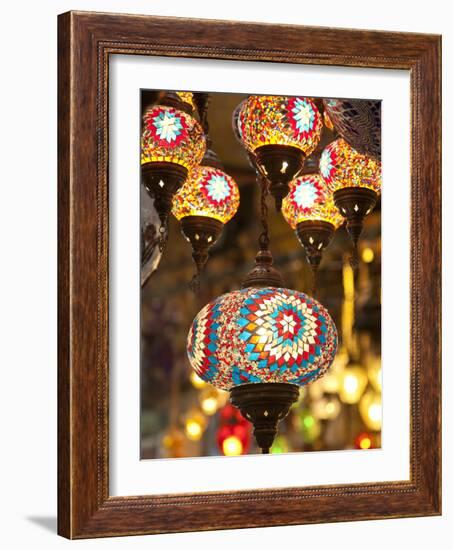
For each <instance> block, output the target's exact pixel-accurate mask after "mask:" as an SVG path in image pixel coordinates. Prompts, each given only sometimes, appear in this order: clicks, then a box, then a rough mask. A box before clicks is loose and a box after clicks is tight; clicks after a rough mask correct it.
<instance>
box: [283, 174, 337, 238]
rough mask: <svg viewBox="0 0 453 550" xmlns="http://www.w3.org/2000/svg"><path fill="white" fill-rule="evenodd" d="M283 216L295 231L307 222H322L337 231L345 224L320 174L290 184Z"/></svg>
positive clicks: (305, 176)
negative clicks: (300, 224)
mask: <svg viewBox="0 0 453 550" xmlns="http://www.w3.org/2000/svg"><path fill="white" fill-rule="evenodd" d="M282 214H283V217H284V218H285V220H286V221H287V222H288V223H289V225H290V226H291V227H292V228H293V229H296V227H297V225H298V224H299V223H301V222H306V221H318V220H321V221H324V222H327V223H330V224H331V225H333V227H334V228H335V229H336V228H337V227H339V226H340V225H341V224H342V223H343V218H342V217H341V215H340V214H339V213H338V211H337V209H336V207H335V204H334V202H333V197H332V193H331V192H330V191H329V189H328V187H327V185H326V183H325V182H324V180H323V178H322V177H321V175H320V174H306V175H303V176H299V177H298V178H296V179H294V180H293V181H292V182H291V183H290V184H289V193H288V195H287V196H286V197H285V198H284V199H283V205H282Z"/></svg>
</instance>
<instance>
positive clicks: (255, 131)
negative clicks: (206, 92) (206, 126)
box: [233, 96, 322, 210]
mask: <svg viewBox="0 0 453 550" xmlns="http://www.w3.org/2000/svg"><path fill="white" fill-rule="evenodd" d="M233 124H235V125H236V127H237V131H238V133H239V135H240V137H241V140H242V143H243V144H244V146H245V148H246V149H247V150H248V151H249V152H251V153H253V155H254V158H255V162H256V165H257V166H258V167H259V169H260V170H261V171H262V172H263V174H264V175H265V176H266V178H267V179H268V180H269V182H270V192H271V194H272V195H273V197H274V198H275V203H276V206H277V210H280V209H281V204H282V200H283V198H284V197H285V196H286V195H287V194H288V191H289V187H288V185H289V182H290V181H291V180H292V179H293V178H294V177H296V176H297V174H298V173H299V172H300V171H301V169H302V167H303V163H304V159H305V157H307V156H308V155H310V154H311V153H312V152H313V150H314V149H315V148H316V146H317V145H318V143H319V140H320V138H321V130H322V118H321V115H320V113H319V110H318V108H317V107H316V105H315V103H314V102H313V101H312V100H311V99H309V98H306V97H288V96H250V97H249V98H248V99H247V100H246V101H245V102H244V103H243V105H242V108H241V110H240V112H239V117H238V120H237V121H236V122H235V121H234V122H233Z"/></svg>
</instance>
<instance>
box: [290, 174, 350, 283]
mask: <svg viewBox="0 0 453 550" xmlns="http://www.w3.org/2000/svg"><path fill="white" fill-rule="evenodd" d="M282 214H283V217H284V218H285V220H286V221H287V222H288V223H289V225H290V226H291V227H292V228H293V229H294V230H295V233H296V235H297V238H298V239H299V242H300V244H301V245H302V246H303V247H304V249H305V252H306V254H307V259H308V262H309V264H310V266H311V268H312V271H313V277H314V283H315V282H316V273H317V270H318V267H319V264H320V263H321V258H322V253H323V251H324V249H325V248H326V247H327V246H328V244H329V243H330V240H331V238H332V235H333V234H334V232H335V230H336V229H337V228H338V227H339V226H340V225H341V224H342V223H343V218H342V217H341V215H340V214H339V213H338V211H337V209H336V207H335V204H334V202H333V198H332V194H331V193H330V191H329V189H328V188H327V185H326V184H325V182H324V180H323V179H322V177H321V175H320V174H304V175H302V176H299V177H298V178H296V179H294V180H293V181H292V182H291V183H290V184H289V193H288V195H287V196H286V197H285V198H284V199H283V206H282ZM313 286H314V287H315V284H314V285H313ZM313 292H314V291H313Z"/></svg>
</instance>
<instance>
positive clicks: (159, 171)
mask: <svg viewBox="0 0 453 550" xmlns="http://www.w3.org/2000/svg"><path fill="white" fill-rule="evenodd" d="M191 113H192V106H191V105H190V104H189V103H187V102H186V101H183V99H182V98H180V97H179V96H178V95H177V94H166V95H165V96H164V98H163V99H162V100H161V102H160V104H159V105H155V106H153V107H151V108H150V109H148V110H147V111H146V112H145V114H144V117H143V132H142V138H141V167H142V178H143V183H144V185H145V187H146V189H147V191H148V192H149V194H150V195H151V196H152V197H153V198H154V204H155V207H156V209H157V211H158V212H159V216H160V218H161V221H162V222H163V223H164V222H166V219H167V216H168V213H169V212H170V209H171V205H172V199H173V195H174V194H175V193H176V191H177V190H178V189H179V188H180V187H181V185H182V184H183V183H184V181H185V180H186V178H187V175H188V172H189V171H190V170H191V169H192V168H193V167H194V166H196V165H197V164H199V163H200V162H201V160H202V158H203V155H204V153H205V150H206V139H205V136H204V134H203V130H202V127H201V125H200V124H199V123H198V122H197V121H196V120H195V118H194V117H193V116H192V114H191Z"/></svg>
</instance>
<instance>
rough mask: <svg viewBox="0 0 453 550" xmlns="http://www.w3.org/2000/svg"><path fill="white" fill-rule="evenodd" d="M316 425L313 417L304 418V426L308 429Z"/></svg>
mask: <svg viewBox="0 0 453 550" xmlns="http://www.w3.org/2000/svg"><path fill="white" fill-rule="evenodd" d="M314 423H315V419H314V418H313V417H312V416H306V417H305V418H304V426H305V427H306V428H311V427H312V426H313V424H314Z"/></svg>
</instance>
